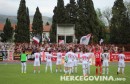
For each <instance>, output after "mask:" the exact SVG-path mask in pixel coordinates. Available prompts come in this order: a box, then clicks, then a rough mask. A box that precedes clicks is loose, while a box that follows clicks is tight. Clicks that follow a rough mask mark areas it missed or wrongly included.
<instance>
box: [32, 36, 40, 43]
mask: <svg viewBox="0 0 130 84" xmlns="http://www.w3.org/2000/svg"><path fill="white" fill-rule="evenodd" d="M33 41H34V42H35V43H37V44H38V43H39V42H40V39H39V38H38V37H36V36H34V37H33Z"/></svg>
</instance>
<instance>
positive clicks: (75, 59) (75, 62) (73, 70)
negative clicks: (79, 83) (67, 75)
mask: <svg viewBox="0 0 130 84" xmlns="http://www.w3.org/2000/svg"><path fill="white" fill-rule="evenodd" d="M72 65H73V66H72V72H75V73H77V66H78V54H77V53H76V52H74V56H73V64H72Z"/></svg>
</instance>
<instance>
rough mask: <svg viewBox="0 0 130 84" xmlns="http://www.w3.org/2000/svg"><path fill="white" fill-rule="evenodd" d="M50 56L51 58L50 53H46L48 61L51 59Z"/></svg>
mask: <svg viewBox="0 0 130 84" xmlns="http://www.w3.org/2000/svg"><path fill="white" fill-rule="evenodd" d="M51 58H52V54H49V53H48V54H46V60H48V61H51Z"/></svg>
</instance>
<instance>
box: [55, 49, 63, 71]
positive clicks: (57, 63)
mask: <svg viewBox="0 0 130 84" xmlns="http://www.w3.org/2000/svg"><path fill="white" fill-rule="evenodd" d="M61 65H62V53H61V50H59V51H58V53H57V61H56V72H58V67H59V68H60V72H62V68H61Z"/></svg>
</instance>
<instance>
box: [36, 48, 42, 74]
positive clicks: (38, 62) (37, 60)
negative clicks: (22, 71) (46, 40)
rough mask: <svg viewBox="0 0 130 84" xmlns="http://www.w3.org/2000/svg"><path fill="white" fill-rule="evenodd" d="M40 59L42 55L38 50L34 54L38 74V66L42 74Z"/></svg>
mask: <svg viewBox="0 0 130 84" xmlns="http://www.w3.org/2000/svg"><path fill="white" fill-rule="evenodd" d="M40 58H41V54H40V52H39V51H38V50H37V51H36V53H34V73H36V66H37V67H38V73H40Z"/></svg>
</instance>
